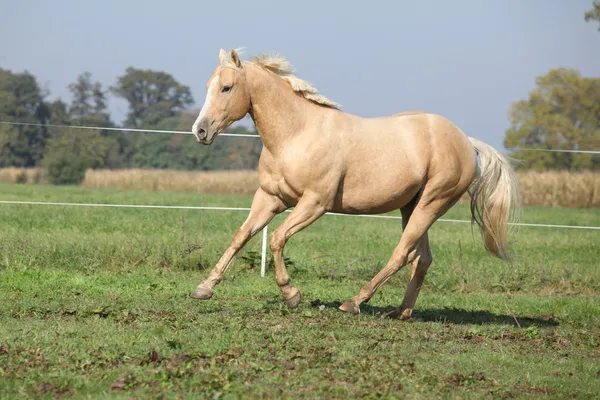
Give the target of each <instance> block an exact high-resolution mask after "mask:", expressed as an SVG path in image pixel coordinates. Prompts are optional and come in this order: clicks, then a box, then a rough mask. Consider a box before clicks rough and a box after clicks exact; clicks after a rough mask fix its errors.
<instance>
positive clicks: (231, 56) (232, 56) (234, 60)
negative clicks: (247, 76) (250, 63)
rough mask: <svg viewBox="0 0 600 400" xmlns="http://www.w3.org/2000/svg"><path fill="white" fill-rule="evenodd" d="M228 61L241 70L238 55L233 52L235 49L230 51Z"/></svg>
mask: <svg viewBox="0 0 600 400" xmlns="http://www.w3.org/2000/svg"><path fill="white" fill-rule="evenodd" d="M229 59H230V60H231V62H232V63H234V64H235V66H236V67H238V68H242V62H241V61H240V57H239V56H238V53H237V51H235V49H231V51H230V52H229Z"/></svg>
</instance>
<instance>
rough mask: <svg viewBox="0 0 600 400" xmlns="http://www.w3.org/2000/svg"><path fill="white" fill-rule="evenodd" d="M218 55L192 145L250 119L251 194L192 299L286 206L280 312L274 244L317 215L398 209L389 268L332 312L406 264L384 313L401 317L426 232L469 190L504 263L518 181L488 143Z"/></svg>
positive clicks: (490, 245) (420, 267) (442, 121)
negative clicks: (255, 152) (342, 101)
mask: <svg viewBox="0 0 600 400" xmlns="http://www.w3.org/2000/svg"><path fill="white" fill-rule="evenodd" d="M219 59H220V63H219V65H218V66H217V68H216V69H215V70H214V72H213V74H212V76H211V77H210V79H209V80H208V83H207V92H206V100H205V103H204V105H203V107H202V110H201V111H200V115H199V116H198V118H197V119H196V122H195V123H194V126H193V128H192V132H193V134H194V135H195V136H196V139H197V141H198V142H199V143H203V144H207V145H209V144H211V143H212V142H213V141H214V140H215V138H216V137H217V135H218V134H219V133H220V132H222V131H223V130H224V129H226V128H227V127H228V126H230V125H231V124H232V123H233V122H235V121H237V120H240V119H241V118H243V117H244V116H245V115H246V114H248V113H249V114H250V116H251V117H252V119H253V120H254V123H255V124H256V129H257V131H258V133H259V134H260V137H261V139H262V141H263V145H264V146H263V150H262V153H261V156H260V161H259V167H258V174H259V181H260V187H259V188H258V190H257V191H256V194H255V195H254V200H253V201H252V208H251V211H250V214H249V215H248V218H247V219H246V221H245V222H244V223H243V224H242V226H241V227H240V229H239V230H238V231H237V233H236V234H235V236H234V237H233V240H232V241H231V244H230V245H229V247H228V248H227V250H226V251H225V253H224V254H223V256H222V257H221V259H220V260H219V261H218V263H217V265H216V266H215V267H214V269H213V270H212V271H211V272H210V274H209V276H208V277H207V278H206V280H204V281H203V282H202V283H201V284H199V285H198V287H197V288H196V290H195V292H194V293H193V294H192V297H194V298H196V299H202V300H207V299H210V298H211V296H212V295H213V289H214V287H215V286H216V285H217V284H218V283H219V282H221V280H222V279H223V275H224V273H225V271H226V270H227V268H228V267H229V265H230V264H231V262H232V260H233V258H234V256H235V255H236V254H237V253H238V252H239V251H240V250H241V249H242V247H243V246H244V244H245V243H246V242H248V240H250V238H252V237H253V236H254V235H255V234H256V233H257V232H259V231H260V230H261V229H262V228H263V227H264V226H265V225H266V224H268V223H269V221H271V219H272V218H273V217H274V216H275V215H277V214H279V213H281V212H283V211H285V210H286V209H288V208H290V207H294V209H293V210H292V212H291V213H290V214H289V215H288V217H287V218H286V219H285V221H284V222H283V223H282V224H281V225H280V226H279V227H278V228H277V229H276V230H275V231H274V232H273V236H272V239H271V251H272V252H273V254H274V258H275V275H276V281H277V284H278V285H279V288H280V290H281V293H282V295H283V299H284V300H285V302H286V303H287V305H288V306H289V307H295V306H296V305H298V302H299V301H300V292H299V291H298V289H296V288H295V287H293V286H291V285H290V278H289V276H288V273H287V271H286V269H285V265H284V261H283V260H284V258H283V248H284V246H285V244H286V242H287V241H288V240H289V239H290V238H291V237H292V235H294V234H295V233H297V232H299V231H300V230H302V229H303V228H305V227H307V226H308V225H310V224H312V223H313V222H314V221H316V220H317V219H318V218H319V217H321V216H322V215H323V214H325V213H326V212H336V213H344V214H379V213H386V212H389V211H392V210H395V209H400V211H401V213H402V228H403V234H402V237H401V240H400V243H399V244H398V246H397V247H396V249H395V250H394V253H393V254H392V257H391V258H390V260H389V262H388V263H387V265H386V266H385V268H383V269H382V270H381V271H380V272H379V273H378V274H377V275H376V276H375V277H374V278H373V279H372V280H371V281H370V282H369V283H368V284H367V285H365V286H364V287H363V288H362V289H361V290H360V291H359V293H358V294H357V295H356V296H354V297H352V298H351V299H349V300H347V301H346V302H345V303H343V304H342V305H341V306H340V309H341V310H343V311H347V312H351V313H359V312H360V304H361V303H362V302H364V301H368V300H369V299H370V298H371V297H372V296H373V294H374V293H375V291H376V290H377V289H378V288H379V287H380V286H381V285H382V284H383V283H385V282H386V281H387V280H388V279H390V277H391V276H392V275H393V274H394V273H395V272H396V271H398V270H399V269H400V268H402V267H403V266H405V265H407V264H409V263H412V275H411V278H410V281H409V283H408V288H407V289H406V293H405V295H404V300H403V301H402V305H401V306H400V307H399V308H398V309H396V310H394V311H392V312H390V313H388V314H387V316H389V317H392V318H400V319H406V318H410V316H411V315H412V310H413V308H414V306H415V302H416V300H417V296H418V293H419V289H420V288H421V285H422V283H423V279H424V277H425V274H426V272H427V269H428V268H429V265H430V264H431V261H432V257H431V251H430V249H429V241H428V237H427V231H428V229H429V228H430V227H431V225H432V224H433V223H434V222H435V221H436V220H437V219H438V218H440V217H441V216H442V215H444V213H445V212H446V211H448V210H449V209H450V208H451V207H452V206H453V205H454V204H455V203H456V202H457V201H458V200H459V199H460V197H461V196H462V195H463V194H464V193H465V192H466V191H468V193H469V195H470V196H471V214H472V221H475V222H477V224H478V225H479V227H480V230H481V232H482V236H483V241H484V244H485V247H486V249H487V250H488V251H489V252H491V253H492V254H493V255H495V256H497V257H499V258H501V259H507V258H508V257H509V254H508V251H507V239H506V233H507V225H508V220H509V217H510V216H511V214H512V211H513V208H514V207H515V206H516V205H517V202H518V188H517V181H516V178H515V173H514V171H513V170H512V169H511V167H510V166H509V164H508V163H507V162H506V160H505V159H504V158H503V157H502V155H500V153H498V152H497V151H496V150H494V149H493V148H492V147H490V146H489V145H487V144H485V143H482V142H480V141H479V140H476V139H473V138H469V137H467V136H466V135H465V134H464V133H463V132H462V131H461V130H460V129H459V128H458V127H457V126H455V125H454V124H453V123H452V122H450V121H449V120H447V119H446V118H444V117H441V116H439V115H435V114H429V113H425V112H420V111H415V112H407V113H401V114H397V115H394V116H388V117H381V118H360V117H358V116H354V115H350V114H347V113H345V112H342V111H341V110H340V109H339V108H338V106H337V104H335V103H333V102H332V101H330V100H328V99H327V98H325V97H324V96H322V95H320V94H319V93H318V92H317V90H316V89H315V88H314V87H312V86H311V85H309V84H308V83H307V82H305V81H303V80H301V79H299V78H298V77H296V76H294V75H293V71H292V69H291V67H290V65H289V63H288V62H287V61H286V60H285V59H284V58H283V57H279V56H265V55H261V57H260V58H257V57H253V58H252V59H251V61H241V60H240V58H239V56H238V53H237V52H236V51H235V50H231V51H230V52H229V53H227V52H225V51H224V50H221V52H220V54H219ZM477 155H479V159H480V165H478V163H477Z"/></svg>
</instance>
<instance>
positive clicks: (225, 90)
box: [221, 86, 231, 93]
mask: <svg viewBox="0 0 600 400" xmlns="http://www.w3.org/2000/svg"><path fill="white" fill-rule="evenodd" d="M230 90H231V86H223V89H221V92H223V93H227V92H229V91H230Z"/></svg>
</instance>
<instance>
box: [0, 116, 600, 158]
mask: <svg viewBox="0 0 600 400" xmlns="http://www.w3.org/2000/svg"><path fill="white" fill-rule="evenodd" d="M0 125H15V126H38V127H48V128H61V129H91V130H100V131H115V132H141V133H169V134H181V135H191V134H192V132H188V131H169V130H160V129H139V128H110V127H108V128H105V127H101V126H83V125H59V124H36V123H31V122H13V121H0ZM219 136H230V137H249V138H259V137H260V135H256V134H251V133H225V132H224V133H220V134H219ZM508 150H511V151H542V152H551V153H580V154H600V150H577V149H540V148H533V147H514V148H510V149H508Z"/></svg>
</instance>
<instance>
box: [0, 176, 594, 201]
mask: <svg viewBox="0 0 600 400" xmlns="http://www.w3.org/2000/svg"><path fill="white" fill-rule="evenodd" d="M518 175H519V184H520V188H521V196H522V202H523V205H526V206H545V207H572V208H595V207H600V172H563V171H550V172H533V171H526V172H519V173H518ZM0 182H19V183H47V178H46V174H45V171H44V170H41V169H24V168H2V169H0ZM81 186H83V187H88V188H115V189H124V190H151V191H172V192H197V193H210V194H253V193H254V192H255V190H256V188H257V186H258V175H257V173H256V171H249V170H245V171H214V172H194V171H177V170H142V169H127V170H88V171H87V173H86V175H85V179H84V181H83V183H82V184H81ZM463 201H465V199H463Z"/></svg>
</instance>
